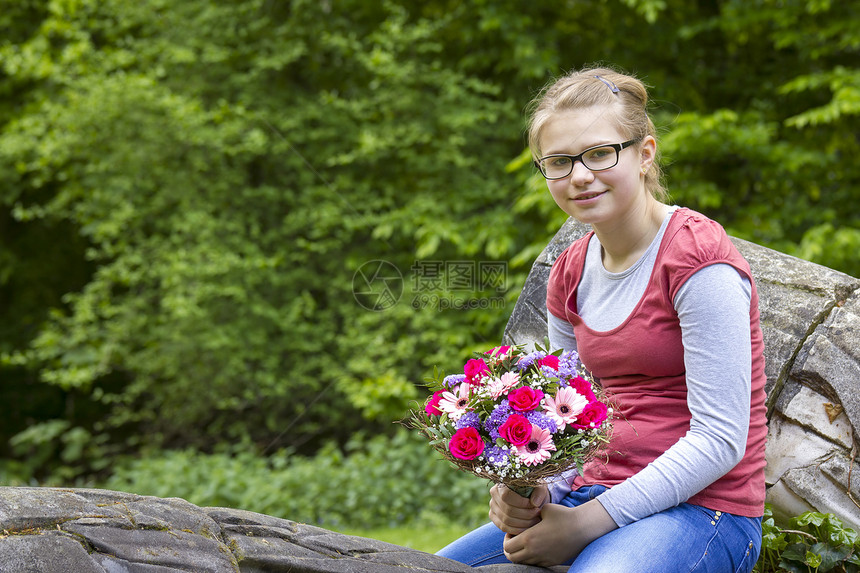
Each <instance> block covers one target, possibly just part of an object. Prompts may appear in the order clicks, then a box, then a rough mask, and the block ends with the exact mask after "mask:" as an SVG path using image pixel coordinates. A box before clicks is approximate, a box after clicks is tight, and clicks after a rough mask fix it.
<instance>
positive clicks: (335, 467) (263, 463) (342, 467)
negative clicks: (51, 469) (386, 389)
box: [102, 430, 488, 528]
mask: <svg viewBox="0 0 860 573" xmlns="http://www.w3.org/2000/svg"><path fill="white" fill-rule="evenodd" d="M344 449H345V451H341V449H339V448H338V447H337V446H335V445H333V444H329V445H327V446H325V447H323V448H322V449H321V450H320V451H319V452H318V453H317V454H316V455H315V456H314V457H312V458H308V457H300V456H296V455H293V454H291V452H289V451H282V452H279V453H278V454H276V455H273V456H270V457H264V456H260V455H258V454H256V453H254V452H251V451H242V452H238V453H235V454H203V453H199V452H195V451H193V450H179V451H163V452H159V454H158V455H156V456H154V457H148V458H142V459H137V460H132V461H128V462H127V463H124V464H121V465H120V466H119V467H118V468H117V469H116V471H115V472H114V474H113V475H112V476H111V477H110V478H109V479H108V480H107V481H106V482H105V483H104V484H102V485H103V487H106V488H109V489H114V490H120V491H129V492H134V493H139V494H145V495H155V496H159V497H181V498H183V499H186V500H188V501H190V502H191V503H194V504H197V505H200V506H218V507H233V508H241V509H247V510H250V511H256V512H259V513H265V514H267V515H272V516H276V517H283V518H286V519H291V520H294V521H300V522H305V523H312V524H315V525H320V526H324V527H330V528H344V527H362V528H364V527H386V526H395V525H400V524H405V523H409V522H412V521H414V520H416V519H419V518H427V517H428V516H430V517H433V516H436V515H437V514H440V515H443V516H445V517H446V519H447V520H449V521H451V522H458V523H466V524H470V525H472V524H477V523H478V522H479V521H481V520H483V519H486V510H487V500H488V493H487V490H488V486H487V483H486V482H484V481H483V480H479V479H476V478H474V477H472V476H468V475H466V474H463V473H460V472H458V471H456V470H454V469H453V468H452V467H451V466H450V465H448V464H447V463H446V462H444V461H443V460H442V459H441V458H439V457H438V456H437V455H436V454H435V453H434V452H433V451H432V450H431V449H430V448H429V447H428V446H427V444H426V443H425V442H423V441H422V440H421V438H420V437H418V436H416V435H413V434H411V433H408V432H406V431H405V430H399V431H398V432H396V433H395V434H394V436H393V437H386V436H374V437H371V438H367V437H366V436H364V435H356V436H354V437H353V438H352V439H351V440H350V441H349V443H348V444H347V445H346V447H345V448H344Z"/></svg>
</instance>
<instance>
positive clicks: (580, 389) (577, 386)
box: [568, 376, 597, 402]
mask: <svg viewBox="0 0 860 573" xmlns="http://www.w3.org/2000/svg"><path fill="white" fill-rule="evenodd" d="M568 382H569V383H570V387H571V388H573V389H574V390H576V393H577V394H582V395H583V396H585V397H586V398H588V401H589V402H594V401H595V400H597V396H595V395H594V389H593V388H592V387H591V382H589V381H588V380H586V379H585V378H583V377H582V376H577V377H576V378H571V379H570V380H569V381H568Z"/></svg>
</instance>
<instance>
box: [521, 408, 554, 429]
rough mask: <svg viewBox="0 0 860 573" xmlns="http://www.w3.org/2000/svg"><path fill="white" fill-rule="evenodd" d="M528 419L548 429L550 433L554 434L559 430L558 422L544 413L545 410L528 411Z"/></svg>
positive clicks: (539, 426)
mask: <svg viewBox="0 0 860 573" xmlns="http://www.w3.org/2000/svg"><path fill="white" fill-rule="evenodd" d="M525 416H526V419H527V420H528V421H529V422H531V423H532V424H534V425H535V426H537V427H538V428H543V429H544V430H547V431H548V432H549V433H551V434H554V433H556V432H557V431H558V423H556V421H555V420H553V419H552V418H550V417H549V416H547V415H546V414H544V413H543V412H538V411H537V410H534V411H532V412H528V413H526V415H525Z"/></svg>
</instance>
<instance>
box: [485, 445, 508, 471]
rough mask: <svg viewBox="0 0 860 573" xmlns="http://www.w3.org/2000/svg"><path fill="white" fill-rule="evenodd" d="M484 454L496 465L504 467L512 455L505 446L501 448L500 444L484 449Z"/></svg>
mask: <svg viewBox="0 0 860 573" xmlns="http://www.w3.org/2000/svg"><path fill="white" fill-rule="evenodd" d="M484 456H485V457H486V458H487V460H489V462H490V463H491V464H493V465H494V466H496V467H503V466H506V465H508V458H509V457H510V453H509V452H508V450H506V449H504V448H500V447H499V446H493V447H491V448H488V449H487V450H485V451H484Z"/></svg>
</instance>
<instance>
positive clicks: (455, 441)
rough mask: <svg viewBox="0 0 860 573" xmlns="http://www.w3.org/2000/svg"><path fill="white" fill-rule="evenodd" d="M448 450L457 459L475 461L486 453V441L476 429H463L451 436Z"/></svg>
mask: <svg viewBox="0 0 860 573" xmlns="http://www.w3.org/2000/svg"><path fill="white" fill-rule="evenodd" d="M448 449H449V450H450V451H451V455H453V456H454V457H455V458H457V459H460V460H474V459H475V458H477V457H478V456H480V455H481V453H482V452H483V451H484V440H483V439H482V438H481V434H479V433H478V430H476V429H475V428H472V427H466V428H461V429H459V430H457V431H456V432H454V435H453V436H451V441H450V442H448Z"/></svg>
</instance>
